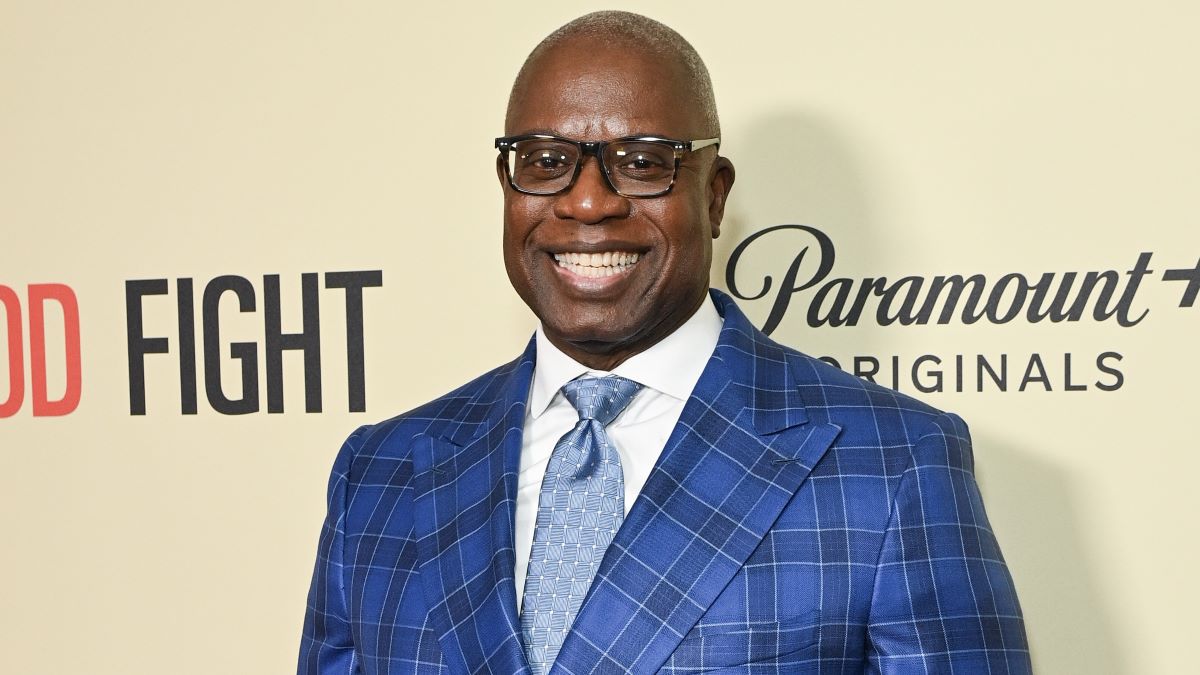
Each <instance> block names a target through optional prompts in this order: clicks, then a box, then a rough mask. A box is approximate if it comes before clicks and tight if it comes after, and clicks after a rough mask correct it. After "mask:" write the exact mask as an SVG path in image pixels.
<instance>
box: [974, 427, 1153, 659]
mask: <svg viewBox="0 0 1200 675" xmlns="http://www.w3.org/2000/svg"><path fill="white" fill-rule="evenodd" d="M973 435H974V442H975V449H976V457H977V458H979V459H978V460H977V465H976V473H977V474H978V475H979V479H980V483H981V487H980V489H981V490H982V491H983V495H984V500H983V501H984V504H985V505H986V506H987V509H988V513H989V515H990V514H993V513H994V514H1000V513H1003V514H1004V521H1005V523H1006V524H1005V525H1002V526H1001V527H1000V528H999V529H997V532H996V536H997V538H999V540H1000V545H1001V548H1002V549H1003V550H1004V553H1005V557H1006V558H1007V560H1008V564H1009V568H1010V569H1012V570H1013V574H1014V576H1015V577H1016V582H1017V592H1018V595H1019V597H1020V598H1021V609H1022V610H1023V611H1024V613H1025V622H1026V629H1027V630H1028V631H1029V641H1030V649H1031V650H1032V652H1033V660H1034V666H1035V672H1040V673H1090V674H1095V675H1110V674H1111V675H1123V674H1125V673H1132V672H1133V671H1131V670H1129V669H1128V667H1127V663H1126V659H1125V658H1124V655H1123V654H1122V653H1121V651H1120V648H1121V645H1120V644H1119V643H1118V640H1117V636H1116V634H1115V631H1114V629H1113V622H1112V619H1111V617H1112V616H1113V613H1114V611H1115V610H1114V608H1113V607H1111V606H1109V604H1108V603H1107V602H1106V601H1105V597H1104V592H1103V589H1102V588H1100V586H1099V584H1098V583H1097V582H1096V574H1095V572H1094V571H1093V569H1092V567H1091V565H1090V558H1089V554H1088V550H1087V547H1086V546H1085V543H1084V542H1083V540H1082V538H1081V536H1080V527H1079V522H1080V520H1081V515H1080V514H1079V513H1078V511H1077V509H1076V506H1075V500H1073V499H1072V496H1073V495H1072V491H1071V482H1070V480H1071V479H1070V476H1069V475H1068V474H1067V473H1066V472H1065V471H1063V470H1062V469H1060V468H1059V467H1057V466H1054V465H1053V464H1050V463H1048V462H1047V461H1046V460H1045V459H1044V458H1043V457H1040V456H1038V455H1037V454H1035V453H1032V452H1029V451H1028V450H1018V449H1015V448H1013V447H1012V445H1011V444H1010V443H1009V442H1008V441H1006V440H1005V439H1004V438H1002V437H998V436H992V435H990V434H982V435H980V434H973ZM989 486H994V487H993V488H992V489H989ZM992 520H993V522H992V525H993V526H994V527H995V526H996V525H997V523H996V520H995V518H994V517H993V519H992Z"/></svg>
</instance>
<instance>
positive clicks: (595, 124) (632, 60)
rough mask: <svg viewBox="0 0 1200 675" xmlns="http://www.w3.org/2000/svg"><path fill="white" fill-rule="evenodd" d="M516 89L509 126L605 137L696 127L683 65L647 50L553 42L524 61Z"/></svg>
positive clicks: (668, 132)
mask: <svg viewBox="0 0 1200 675" xmlns="http://www.w3.org/2000/svg"><path fill="white" fill-rule="evenodd" d="M588 47H591V48H590V49H589V48H588ZM514 93H515V97H514V100H513V102H512V105H511V106H510V108H509V115H508V119H507V123H506V132H507V133H537V132H544V133H555V134H558V135H563V136H569V137H571V138H579V139H581V140H584V139H587V140H602V139H604V138H614V137H618V136H629V135H635V134H664V135H679V134H691V133H694V132H696V131H698V129H696V127H697V126H698V119H697V116H696V115H695V114H693V113H692V111H693V110H694V109H695V106H694V105H690V104H689V103H690V102H689V100H688V99H690V98H692V94H691V92H690V90H689V88H688V87H687V83H686V75H685V74H684V71H683V69H682V68H680V67H678V64H672V63H671V62H670V61H669V60H664V59H663V58H661V55H656V54H653V53H652V52H650V51H644V50H637V49H614V48H613V46H612V45H588V46H584V45H571V46H566V47H560V48H556V49H554V50H550V52H549V53H546V54H542V55H540V57H539V58H538V59H536V60H535V61H534V62H532V63H530V64H529V67H528V68H527V69H526V70H525V72H523V73H522V78H521V80H520V81H519V83H518V88H517V89H516V91H515V92H514Z"/></svg>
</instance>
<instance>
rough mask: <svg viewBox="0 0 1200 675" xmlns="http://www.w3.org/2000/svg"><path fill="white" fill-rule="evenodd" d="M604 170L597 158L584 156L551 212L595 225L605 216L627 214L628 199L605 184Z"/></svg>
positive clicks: (615, 216)
mask: <svg viewBox="0 0 1200 675" xmlns="http://www.w3.org/2000/svg"><path fill="white" fill-rule="evenodd" d="M603 171H604V170H603V169H602V168H601V167H600V160H598V159H597V158H595V157H584V158H583V165H582V166H580V167H579V177H578V178H576V179H575V184H574V185H572V186H571V189H570V190H567V191H566V192H564V193H562V194H560V195H558V197H557V198H556V201H555V202H554V215H556V216H558V217H559V218H562V219H564V220H575V221H578V222H580V223H584V224H585V225H596V224H598V223H602V222H604V221H605V220H607V219H608V218H624V217H625V216H628V215H629V200H628V199H626V198H625V197H622V196H621V195H619V194H617V193H616V192H613V189H612V188H610V187H609V186H608V181H606V180H605V179H604V173H603Z"/></svg>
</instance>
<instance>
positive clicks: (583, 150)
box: [496, 134, 721, 199]
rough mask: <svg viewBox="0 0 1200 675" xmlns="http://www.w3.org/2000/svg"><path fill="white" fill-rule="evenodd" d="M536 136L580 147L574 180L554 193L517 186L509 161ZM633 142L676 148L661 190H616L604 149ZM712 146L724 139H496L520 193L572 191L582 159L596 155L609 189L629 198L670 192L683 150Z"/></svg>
mask: <svg viewBox="0 0 1200 675" xmlns="http://www.w3.org/2000/svg"><path fill="white" fill-rule="evenodd" d="M535 139H541V140H546V141H559V142H562V143H567V144H569V145H574V146H575V147H577V148H579V159H578V160H577V161H576V162H575V172H574V173H573V174H571V180H570V181H568V182H567V184H566V185H564V186H563V187H561V188H559V189H557V190H555V191H554V192H537V191H534V190H526V189H523V188H520V187H518V186H517V184H516V183H515V182H514V181H513V177H512V169H511V167H510V166H509V162H508V153H509V152H514V151H515V149H514V148H513V147H512V146H513V145H514V144H515V143H519V142H521V141H531V140H535ZM630 142H637V143H659V144H662V145H667V146H670V147H671V149H672V150H673V151H674V154H675V166H674V168H673V169H672V173H671V182H670V183H669V184H668V185H667V186H666V187H665V188H663V189H662V190H661V191H659V192H654V193H651V194H645V195H631V194H626V193H624V192H621V191H620V190H618V189H617V186H616V185H614V184H613V179H612V176H611V175H610V174H609V170H608V167H607V166H605V164H604V160H603V159H602V157H603V153H604V149H605V148H607V147H608V146H609V145H612V144H613V143H630ZM710 145H715V146H717V147H718V148H720V146H721V138H720V137H719V136H718V137H715V138H701V139H696V140H692V141H678V140H675V139H673V138H660V137H658V136H624V137H621V138H614V139H612V140H611V141H574V140H571V139H569V138H563V137H561V136H554V135H552V134H520V135H518V136H501V137H500V138H497V139H496V149H497V150H499V151H500V158H501V163H502V164H503V165H504V177H505V178H507V179H508V185H509V187H511V188H512V189H513V190H516V191H517V192H520V193H521V194H526V195H537V196H539V197H551V196H554V195H559V194H562V193H564V192H567V191H568V190H570V189H571V187H572V186H574V185H575V180H576V179H578V178H579V172H580V171H581V170H583V162H584V160H585V159H586V158H587V157H588V155H591V156H593V157H595V158H596V163H597V164H599V165H600V173H601V174H602V175H603V176H604V182H605V183H606V184H607V185H608V187H609V189H610V190H612V191H613V192H615V193H617V194H618V195H620V196H622V197H625V198H627V199H647V198H650V197H661V196H663V195H665V194H667V193H669V192H670V191H671V188H673V187H675V179H676V178H678V177H679V161H680V160H681V159H683V155H684V153H687V152H696V151H697V150H702V149H704V148H707V147H708V146H710Z"/></svg>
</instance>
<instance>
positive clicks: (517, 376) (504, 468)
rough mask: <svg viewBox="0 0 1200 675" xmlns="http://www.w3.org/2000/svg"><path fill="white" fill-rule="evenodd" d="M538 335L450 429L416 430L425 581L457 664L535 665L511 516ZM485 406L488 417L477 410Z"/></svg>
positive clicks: (522, 669) (480, 669) (481, 667)
mask: <svg viewBox="0 0 1200 675" xmlns="http://www.w3.org/2000/svg"><path fill="white" fill-rule="evenodd" d="M533 363H534V356H533V343H532V342H531V343H530V346H529V348H528V349H526V351H525V354H524V355H523V356H522V358H521V359H520V360H519V361H518V362H517V365H516V368H515V369H514V370H513V372H512V373H511V374H510V375H509V376H508V377H507V381H505V382H501V383H498V385H497V387H496V388H495V389H496V394H495V398H494V399H493V400H491V401H488V400H484V396H483V395H481V396H480V397H479V398H480V400H478V401H471V402H470V403H468V404H466V405H465V406H464V407H463V410H462V413H461V419H459V420H455V421H454V423H453V424H450V425H448V426H447V428H448V429H451V430H452V433H451V435H450V437H449V438H439V437H433V436H424V437H420V438H418V439H415V447H414V454H413V470H414V473H415V477H414V478H415V484H416V495H415V500H414V518H415V523H416V536H417V537H418V539H417V550H418V555H419V556H420V559H421V560H420V575H421V582H422V585H423V586H424V589H425V597H426V600H427V602H428V603H429V607H430V611H429V619H430V621H432V623H433V625H434V626H435V627H436V630H437V634H438V639H439V642H440V644H441V647H442V652H443V654H444V656H445V658H446V662H447V665H449V666H450V670H451V672H461V673H505V674H506V675H507V674H510V673H527V672H528V665H527V664H526V663H525V655H524V651H523V649H522V647H521V638H520V624H519V623H518V620H517V613H516V590H515V585H514V582H513V568H514V566H515V565H516V559H515V557H514V554H513V516H514V512H515V507H516V494H517V484H516V479H517V471H518V467H519V466H520V453H521V432H522V428H523V427H524V422H525V401H526V397H527V395H528V392H529V384H530V380H531V378H532V374H533ZM481 406H484V407H486V408H487V412H486V417H484V419H482V420H480V421H476V422H472V421H470V419H469V418H470V416H471V415H472V414H475V413H477V412H478V411H480V410H482V409H483V408H481Z"/></svg>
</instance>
